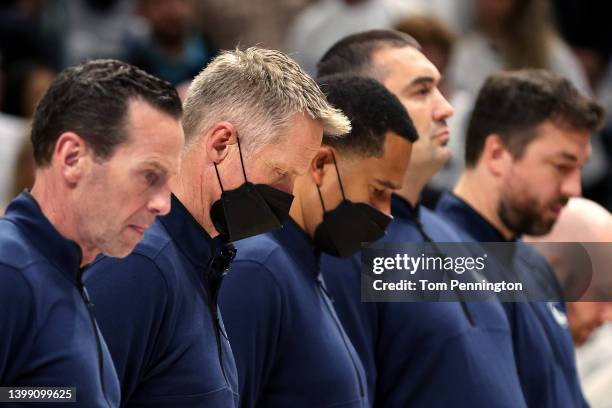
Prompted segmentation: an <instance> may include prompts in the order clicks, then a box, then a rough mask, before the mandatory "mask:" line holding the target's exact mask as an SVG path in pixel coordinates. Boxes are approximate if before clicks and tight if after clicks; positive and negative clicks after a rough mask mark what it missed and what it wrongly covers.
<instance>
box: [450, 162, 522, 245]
mask: <svg viewBox="0 0 612 408" xmlns="http://www.w3.org/2000/svg"><path fill="white" fill-rule="evenodd" d="M453 194H455V195H456V196H457V197H459V198H461V199H462V200H463V201H465V202H466V203H467V204H469V206H470V207H472V208H473V209H474V210H476V212H478V213H479V214H480V215H481V216H482V217H483V218H484V219H485V220H487V222H488V223H489V224H491V225H493V227H495V229H497V230H498V231H499V232H500V233H501V234H502V236H503V237H504V238H505V239H508V240H509V239H512V237H514V233H513V232H512V231H510V230H509V229H508V228H507V227H506V225H505V224H504V223H503V222H502V220H501V218H500V217H499V215H498V205H499V200H500V198H499V193H498V192H497V188H495V187H494V186H490V185H489V183H487V182H486V181H485V180H482V179H481V178H479V177H478V176H477V174H476V173H475V170H467V171H465V172H464V173H463V174H462V175H461V177H460V178H459V181H457V184H456V185H455V188H454V189H453Z"/></svg>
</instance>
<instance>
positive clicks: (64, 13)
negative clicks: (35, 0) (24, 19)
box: [44, 0, 139, 67]
mask: <svg viewBox="0 0 612 408" xmlns="http://www.w3.org/2000/svg"><path fill="white" fill-rule="evenodd" d="M134 8H135V0H52V1H49V2H47V4H46V7H45V10H44V12H45V21H44V25H45V29H46V31H48V32H50V33H52V35H53V36H54V37H58V38H57V41H58V42H59V43H60V44H59V45H58V46H59V47H60V54H61V56H62V67H66V66H69V65H74V64H76V63H79V62H82V61H84V60H86V59H90V58H118V57H120V56H121V54H122V52H123V49H124V46H125V39H126V37H127V35H128V34H129V33H130V32H131V31H134V30H135V31H137V30H138V29H139V27H138V25H135V24H134V21H133V16H134Z"/></svg>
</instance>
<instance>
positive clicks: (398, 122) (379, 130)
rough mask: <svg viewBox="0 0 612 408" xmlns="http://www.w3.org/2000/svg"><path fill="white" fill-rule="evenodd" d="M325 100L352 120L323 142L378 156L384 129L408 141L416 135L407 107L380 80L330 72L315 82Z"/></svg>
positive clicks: (412, 139)
mask: <svg viewBox="0 0 612 408" xmlns="http://www.w3.org/2000/svg"><path fill="white" fill-rule="evenodd" d="M317 82H318V83H319V86H320V87H321V90H322V91H323V93H325V95H326V96H327V100H328V101H329V102H330V103H331V104H332V105H334V106H335V107H336V108H338V109H340V110H342V112H343V113H344V114H345V115H346V116H347V117H348V118H349V120H350V121H351V128H352V129H351V132H350V133H349V134H347V135H345V136H343V137H336V136H329V135H326V134H324V135H323V144H324V145H328V146H332V147H334V148H336V149H337V150H338V151H340V152H346V153H349V154H355V155H358V156H360V157H381V156H382V155H383V153H384V144H385V136H386V133H387V131H393V132H395V133H396V134H398V135H399V136H400V137H403V138H405V139H406V140H408V141H409V142H415V141H416V140H417V138H418V134H417V131H416V129H415V127H414V124H413V123H412V120H411V119H410V116H409V115H408V112H406V108H404V106H403V105H402V103H401V102H400V101H399V99H397V97H396V96H395V95H393V94H392V93H391V92H389V91H388V90H387V88H385V87H384V86H383V85H382V84H380V83H379V82H377V81H375V80H373V79H371V78H366V77H359V76H347V75H331V76H326V77H321V78H319V79H318V81H317Z"/></svg>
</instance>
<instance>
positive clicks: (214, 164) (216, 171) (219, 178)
mask: <svg viewBox="0 0 612 408" xmlns="http://www.w3.org/2000/svg"><path fill="white" fill-rule="evenodd" d="M213 166H215V173H217V180H219V186H221V193H225V190H224V189H223V184H222V183H221V177H219V170H218V169H217V163H214V162H213Z"/></svg>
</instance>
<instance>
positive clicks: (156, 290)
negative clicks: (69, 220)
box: [85, 196, 238, 408]
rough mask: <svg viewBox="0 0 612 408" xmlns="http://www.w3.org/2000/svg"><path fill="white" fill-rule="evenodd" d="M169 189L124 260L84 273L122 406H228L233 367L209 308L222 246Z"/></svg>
mask: <svg viewBox="0 0 612 408" xmlns="http://www.w3.org/2000/svg"><path fill="white" fill-rule="evenodd" d="M217 241H218V240H216V239H215V240H213V239H211V238H210V236H209V235H208V234H207V233H206V231H205V230H204V229H202V228H201V226H200V225H199V224H198V223H197V221H196V220H195V219H193V217H192V216H191V214H190V213H189V212H188V211H187V209H186V208H185V207H184V206H183V205H182V204H181V202H180V201H179V200H178V199H177V198H176V197H175V196H172V210H171V211H170V213H169V214H168V215H166V216H164V217H159V218H158V219H157V221H155V223H154V224H153V225H152V226H151V227H150V228H149V229H148V230H147V231H146V233H145V236H144V238H143V240H142V241H141V243H140V244H138V246H137V247H136V249H135V250H134V252H133V253H132V254H131V255H130V256H128V257H127V258H124V259H114V258H108V257H102V258H100V259H98V260H97V261H96V262H95V263H94V264H93V265H92V266H91V268H90V269H88V270H87V271H86V273H85V278H86V280H85V281H86V283H87V286H88V287H89V288H90V295H91V298H92V300H93V302H94V304H95V306H94V310H95V313H96V316H98V319H99V322H100V328H101V330H102V333H103V334H104V336H105V338H106V339H107V343H108V347H109V349H110V352H111V355H112V358H113V360H114V362H115V367H116V368H117V375H118V377H119V381H120V383H121V390H122V406H125V407H167V408H190V407H194V408H195V407H215V408H226V407H227V408H229V407H235V406H236V404H237V401H238V395H237V390H238V383H237V374H236V366H235V363H234V358H233V355H232V351H231V349H230V345H229V343H228V341H227V339H226V334H225V331H224V328H223V323H222V321H221V317H220V315H219V312H218V310H217V302H216V298H217V294H218V287H219V284H220V279H221V277H222V274H223V268H222V267H219V266H218V262H216V261H215V260H219V259H222V258H223V256H224V252H222V251H221V249H222V245H221V244H218V242H217Z"/></svg>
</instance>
